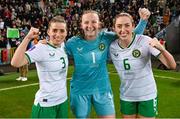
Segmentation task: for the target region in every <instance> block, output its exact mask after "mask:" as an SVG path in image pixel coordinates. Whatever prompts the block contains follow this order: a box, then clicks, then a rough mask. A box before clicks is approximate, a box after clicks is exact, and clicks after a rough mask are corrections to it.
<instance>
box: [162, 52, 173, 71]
mask: <svg viewBox="0 0 180 119" xmlns="http://www.w3.org/2000/svg"><path fill="white" fill-rule="evenodd" d="M161 55H162V56H161V57H160V60H161V62H162V63H163V64H164V65H166V67H167V68H168V69H176V62H175V60H174V57H173V56H172V55H171V54H170V53H169V52H168V51H167V50H165V49H164V50H162V51H161Z"/></svg>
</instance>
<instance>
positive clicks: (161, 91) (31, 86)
mask: <svg viewBox="0 0 180 119" xmlns="http://www.w3.org/2000/svg"><path fill="white" fill-rule="evenodd" d="M108 68H109V75H110V79H111V85H112V89H113V94H114V102H115V108H116V117H121V113H120V109H119V107H120V104H119V85H120V80H119V77H118V75H117V73H116V71H115V69H114V66H113V65H108ZM72 71H73V67H72V66H70V67H69V71H68V77H71V74H72ZM153 72H154V75H155V79H156V83H157V87H158V100H159V102H158V113H159V114H158V118H180V113H179V112H180V73H179V72H172V71H163V70H157V69H154V70H153ZM18 76H19V74H18V73H16V72H14V73H8V74H6V75H4V76H0V118H13V117H15V118H28V117H30V114H31V107H32V104H33V100H34V96H35V93H36V91H37V90H38V88H39V87H38V78H37V73H36V70H30V71H29V73H28V81H26V82H21V81H16V80H15V79H16V78H17V77H18ZM69 82H70V80H68V81H67V83H68V92H69ZM69 117H70V118H73V117H74V116H73V114H72V112H71V111H70V108H69ZM90 117H96V114H95V112H94V110H93V109H92V112H91V114H90Z"/></svg>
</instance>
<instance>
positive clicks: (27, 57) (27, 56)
mask: <svg viewBox="0 0 180 119" xmlns="http://www.w3.org/2000/svg"><path fill="white" fill-rule="evenodd" d="M25 56H26V59H27V60H28V63H29V64H31V59H30V57H29V55H28V54H27V53H25Z"/></svg>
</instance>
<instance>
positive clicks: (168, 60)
mask: <svg viewBox="0 0 180 119" xmlns="http://www.w3.org/2000/svg"><path fill="white" fill-rule="evenodd" d="M149 44H150V45H151V46H153V47H155V48H156V49H158V50H159V51H161V54H160V55H159V60H160V61H161V62H162V63H163V64H164V65H165V66H166V67H167V68H168V69H176V62H175V60H174V58H173V56H172V55H171V54H170V53H169V52H168V51H167V50H166V49H165V48H164V47H163V45H161V44H160V43H159V41H158V40H157V38H153V39H152V40H151V41H150V43H149Z"/></svg>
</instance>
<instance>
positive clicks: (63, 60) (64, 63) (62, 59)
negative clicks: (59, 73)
mask: <svg viewBox="0 0 180 119" xmlns="http://www.w3.org/2000/svg"><path fill="white" fill-rule="evenodd" d="M60 60H61V61H62V64H63V66H62V69H64V68H65V67H66V62H65V59H64V57H61V58H60Z"/></svg>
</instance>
